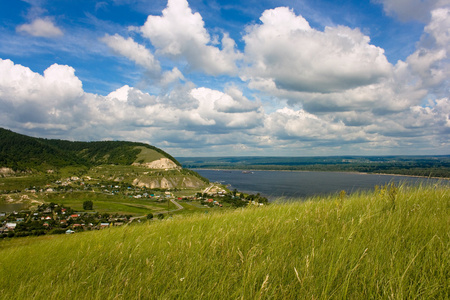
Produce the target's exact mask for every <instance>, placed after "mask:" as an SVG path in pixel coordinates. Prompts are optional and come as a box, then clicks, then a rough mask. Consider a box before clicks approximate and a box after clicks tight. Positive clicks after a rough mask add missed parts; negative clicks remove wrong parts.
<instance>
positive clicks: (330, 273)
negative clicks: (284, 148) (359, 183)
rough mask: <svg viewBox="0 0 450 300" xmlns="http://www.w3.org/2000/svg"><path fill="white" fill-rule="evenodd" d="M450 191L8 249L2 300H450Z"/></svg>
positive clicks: (176, 222)
mask: <svg viewBox="0 0 450 300" xmlns="http://www.w3.org/2000/svg"><path fill="white" fill-rule="evenodd" d="M449 225H450V192H449V189H448V186H430V187H415V188H408V187H400V188H397V187H393V186H391V187H385V188H381V189H376V190H375V191H373V192H367V193H361V194H357V195H356V194H355V195H352V196H349V197H347V196H345V195H344V194H341V195H340V196H338V197H335V198H333V197H329V198H326V199H311V200H308V201H306V202H295V203H286V204H274V205H270V206H267V207H258V208H255V209H243V210H235V211H228V212H223V213H215V214H196V215H189V216H184V217H178V218H174V219H169V220H164V221H152V222H149V223H146V224H143V225H129V226H126V227H122V228H111V229H107V230H103V231H99V232H86V233H82V234H74V235H68V236H46V237H43V238H23V239H15V240H4V241H2V242H0V274H2V280H1V281H0V295H1V298H3V299H13V298H14V299H20V298H36V299H44V298H45V299H173V298H181V299H237V298H239V299H298V298H305V299H317V298H320V299H370V298H386V299H416V298H422V299H448V298H449V297H450V279H449V278H450V234H449V230H448V229H449Z"/></svg>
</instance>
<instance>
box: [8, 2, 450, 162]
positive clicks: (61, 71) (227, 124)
mask: <svg viewBox="0 0 450 300" xmlns="http://www.w3.org/2000/svg"><path fill="white" fill-rule="evenodd" d="M0 41H1V42H0V127H3V128H7V129H10V130H13V131H15V132H19V133H22V134H26V135H30V136H35V137H44V138H51V139H65V140H76V141H98V140H126V141H134V142H144V143H149V144H151V145H154V146H156V147H159V148H162V149H163V150H165V151H167V152H169V153H170V154H171V155H173V156H176V157H177V156H179V157H180V156H334V155H429V154H432V155H448V154H450V142H449V137H450V85H449V82H450V76H449V75H450V59H449V56H450V0H368V1H356V0H340V1H331V0H290V1H287V0H286V1H283V0H248V1H235V0H228V1H225V0H213V1H207V0H203V1H201V0H192V1H186V0H169V1H160V0H151V1H150V0H106V1H93V0H77V1H71V0H23V1H21V0H0Z"/></svg>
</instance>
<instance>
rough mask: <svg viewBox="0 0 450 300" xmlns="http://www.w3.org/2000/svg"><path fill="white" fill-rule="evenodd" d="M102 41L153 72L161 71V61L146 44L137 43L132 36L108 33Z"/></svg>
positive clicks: (116, 51)
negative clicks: (124, 36) (126, 37)
mask: <svg viewBox="0 0 450 300" xmlns="http://www.w3.org/2000/svg"><path fill="white" fill-rule="evenodd" d="M101 41H102V42H104V43H105V44H107V45H108V47H110V48H111V49H112V50H113V51H114V52H115V53H117V54H120V55H123V56H125V57H127V58H129V59H130V60H132V61H134V62H135V63H136V64H137V65H139V66H142V67H144V68H145V69H146V70H148V71H149V72H151V73H153V74H157V73H159V72H160V71H161V67H160V65H159V62H158V61H157V60H156V59H155V57H154V56H153V54H152V53H151V52H150V51H149V50H148V49H147V48H145V46H143V45H140V44H138V43H136V42H135V41H134V40H133V39H132V38H130V37H129V38H128V39H125V38H123V37H122V36H120V35H118V34H115V35H108V34H106V35H105V36H104V37H103V38H101Z"/></svg>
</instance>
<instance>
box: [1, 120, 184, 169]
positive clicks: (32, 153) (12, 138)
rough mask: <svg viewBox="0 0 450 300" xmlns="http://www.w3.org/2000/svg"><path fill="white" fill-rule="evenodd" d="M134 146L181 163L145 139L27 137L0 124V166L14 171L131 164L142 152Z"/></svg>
mask: <svg viewBox="0 0 450 300" xmlns="http://www.w3.org/2000/svg"><path fill="white" fill-rule="evenodd" d="M137 147H146V148H148V149H151V150H154V151H156V152H158V153H160V154H162V155H163V156H165V157H167V158H169V159H171V160H172V161H174V162H175V163H176V164H178V165H180V164H179V163H178V162H177V161H176V160H175V159H174V158H173V157H172V156H170V155H169V154H168V153H166V152H164V151H163V150H161V149H159V148H156V147H154V146H151V145H148V144H144V143H135V142H126V141H95V142H72V141H66V140H52V139H43V138H34V137H29V136H26V135H22V134H18V133H15V132H12V131H10V130H6V129H3V128H0V167H7V168H11V169H13V170H14V171H30V170H33V171H46V170H48V169H54V168H62V167H67V166H75V167H92V166H95V165H100V164H115V165H131V164H132V163H133V162H134V161H135V160H136V158H137V155H138V154H139V153H140V152H141V150H140V149H138V148H137Z"/></svg>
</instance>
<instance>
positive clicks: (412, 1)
mask: <svg viewBox="0 0 450 300" xmlns="http://www.w3.org/2000/svg"><path fill="white" fill-rule="evenodd" d="M375 2H378V3H382V4H383V8H384V11H385V12H386V13H387V14H388V15H391V16H392V15H394V16H397V17H398V18H399V19H400V20H402V21H411V20H418V21H422V22H427V21H428V20H429V17H430V11H431V10H432V9H434V8H437V7H441V6H443V5H446V4H447V5H448V4H449V2H448V0H376V1H375Z"/></svg>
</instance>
